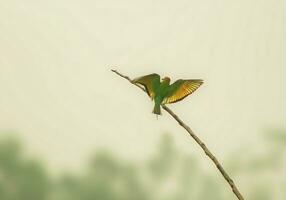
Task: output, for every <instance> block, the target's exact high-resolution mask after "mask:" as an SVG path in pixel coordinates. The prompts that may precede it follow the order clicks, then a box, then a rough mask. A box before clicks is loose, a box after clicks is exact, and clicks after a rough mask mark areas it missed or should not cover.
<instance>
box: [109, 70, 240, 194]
mask: <svg viewBox="0 0 286 200" xmlns="http://www.w3.org/2000/svg"><path fill="white" fill-rule="evenodd" d="M111 71H112V72H114V73H116V74H117V75H119V76H121V77H122V78H124V79H126V80H128V81H129V82H130V83H131V84H133V85H135V86H137V87H139V88H140V89H141V90H143V91H144V92H146V90H145V88H144V87H142V86H140V85H138V84H136V83H133V82H132V80H131V79H130V78H129V77H128V76H125V75H122V74H121V73H119V72H118V71H116V70H111ZM162 107H163V109H164V110H166V111H167V112H168V113H169V114H170V115H171V116H172V117H173V118H174V119H175V120H176V121H177V122H178V123H179V124H180V126H182V127H183V128H184V129H185V130H186V131H187V132H188V133H189V134H190V136H191V137H192V138H193V139H194V140H195V141H196V143H197V144H198V145H200V147H201V148H202V149H203V150H204V152H205V154H206V155H207V156H208V157H209V158H210V159H211V160H212V161H213V163H214V164H215V165H216V167H217V168H218V170H219V171H220V173H221V174H222V176H223V177H224V179H225V180H226V181H227V182H228V184H229V185H230V187H231V189H232V191H233V193H234V194H235V195H236V197H237V198H238V199H239V200H244V198H243V196H242V195H241V194H240V192H239V190H238V189H237V187H236V186H235V184H234V182H233V180H232V179H231V178H230V176H229V175H228V174H227V173H226V171H225V170H224V168H223V167H222V165H221V164H220V163H219V161H218V160H217V158H216V157H215V156H214V155H213V154H212V153H211V152H210V150H209V149H208V148H207V146H206V145H205V144H204V143H203V142H202V141H201V140H200V138H198V136H197V135H196V134H195V133H194V132H193V131H192V129H191V128H190V127H189V126H188V125H186V124H185V123H184V122H183V121H182V120H181V119H180V118H179V117H178V116H177V115H176V114H175V113H174V112H173V111H172V110H171V109H170V108H168V107H167V106H165V105H162Z"/></svg>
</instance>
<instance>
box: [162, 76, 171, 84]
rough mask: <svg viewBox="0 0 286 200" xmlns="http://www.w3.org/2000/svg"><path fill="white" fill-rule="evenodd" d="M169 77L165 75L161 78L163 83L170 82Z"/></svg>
mask: <svg viewBox="0 0 286 200" xmlns="http://www.w3.org/2000/svg"><path fill="white" fill-rule="evenodd" d="M170 81H171V79H170V78H169V77H168V76H165V77H164V78H162V82H164V83H168V84H169V83H170Z"/></svg>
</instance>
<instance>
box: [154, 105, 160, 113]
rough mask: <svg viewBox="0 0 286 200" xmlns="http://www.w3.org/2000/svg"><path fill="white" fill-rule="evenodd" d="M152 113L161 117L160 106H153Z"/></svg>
mask: <svg viewBox="0 0 286 200" xmlns="http://www.w3.org/2000/svg"><path fill="white" fill-rule="evenodd" d="M153 113H154V114H156V115H161V106H160V104H155V107H154V110H153Z"/></svg>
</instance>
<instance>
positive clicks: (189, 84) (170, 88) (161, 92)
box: [132, 73, 203, 115]
mask: <svg viewBox="0 0 286 200" xmlns="http://www.w3.org/2000/svg"><path fill="white" fill-rule="evenodd" d="M132 83H137V84H141V85H143V86H144V87H145V90H146V92H147V94H148V95H149V97H150V98H151V100H154V102H155V106H154V110H153V113H154V114H156V115H161V107H160V106H161V105H164V104H170V103H175V102H177V101H180V100H182V99H184V98H185V97H187V96H188V95H190V94H192V93H193V92H194V91H195V90H196V89H198V88H199V87H200V86H201V84H203V80H201V79H188V80H183V79H179V80H177V81H175V82H174V83H173V84H171V85H170V78H169V77H165V78H163V79H162V81H160V76H159V75H158V74H155V73H154V74H149V75H146V76H141V77H139V78H136V79H134V80H132Z"/></svg>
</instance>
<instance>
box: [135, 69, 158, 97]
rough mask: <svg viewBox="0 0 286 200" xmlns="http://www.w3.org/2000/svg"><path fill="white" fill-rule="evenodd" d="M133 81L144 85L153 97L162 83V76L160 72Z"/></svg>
mask: <svg viewBox="0 0 286 200" xmlns="http://www.w3.org/2000/svg"><path fill="white" fill-rule="evenodd" d="M132 82H133V83H138V84H141V85H143V86H144V87H145V89H146V92H147V94H148V95H149V96H150V97H151V98H152V99H153V98H154V96H155V91H156V88H157V87H158V86H159V85H160V76H159V75H158V74H149V75H146V76H141V77H139V78H136V79H134V80H133V81H132Z"/></svg>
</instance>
